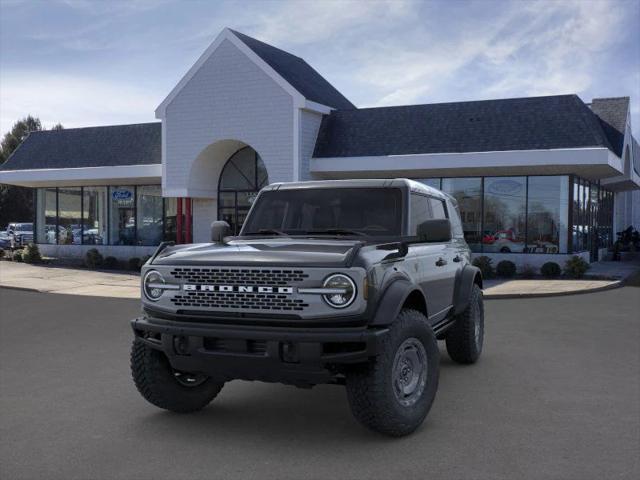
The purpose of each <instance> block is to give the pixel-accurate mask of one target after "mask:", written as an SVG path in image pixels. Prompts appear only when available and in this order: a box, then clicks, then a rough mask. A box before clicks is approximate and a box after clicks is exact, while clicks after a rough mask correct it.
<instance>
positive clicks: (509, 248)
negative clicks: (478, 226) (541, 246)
mask: <svg viewBox="0 0 640 480" xmlns="http://www.w3.org/2000/svg"><path fill="white" fill-rule="evenodd" d="M526 193H527V179H526V177H487V178H485V179H484V227H483V235H482V250H483V252H489V253H512V252H513V253H522V252H524V251H525V248H526V247H525V229H526V202H527V198H526Z"/></svg>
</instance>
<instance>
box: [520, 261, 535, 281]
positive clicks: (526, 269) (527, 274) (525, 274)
mask: <svg viewBox="0 0 640 480" xmlns="http://www.w3.org/2000/svg"><path fill="white" fill-rule="evenodd" d="M536 273H538V271H537V270H536V267H534V266H533V265H529V264H528V263H525V264H524V265H523V266H522V268H521V269H520V275H522V278H533V277H535V276H536Z"/></svg>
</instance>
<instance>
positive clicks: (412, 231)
mask: <svg viewBox="0 0 640 480" xmlns="http://www.w3.org/2000/svg"><path fill="white" fill-rule="evenodd" d="M409 208H410V209H411V211H410V212H409V216H410V218H409V219H410V222H409V235H417V234H418V225H420V224H421V223H422V222H424V221H425V220H429V219H430V218H433V215H432V213H431V205H430V204H429V197H426V196H424V195H419V194H417V193H412V194H411V205H410V207H409Z"/></svg>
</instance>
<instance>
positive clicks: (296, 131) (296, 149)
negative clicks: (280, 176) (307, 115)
mask: <svg viewBox="0 0 640 480" xmlns="http://www.w3.org/2000/svg"><path fill="white" fill-rule="evenodd" d="M301 115H302V114H301V110H300V109H299V108H294V109H293V179H292V181H294V182H297V181H299V180H300V133H301V132H300V123H301V122H300V116H301Z"/></svg>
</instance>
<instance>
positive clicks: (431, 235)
mask: <svg viewBox="0 0 640 480" xmlns="http://www.w3.org/2000/svg"><path fill="white" fill-rule="evenodd" d="M417 233H418V238H419V239H420V241H421V242H448V241H450V240H451V222H450V221H449V220H448V219H446V218H443V219H434V220H426V221H424V222H422V223H421V224H420V225H418V231H417Z"/></svg>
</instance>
